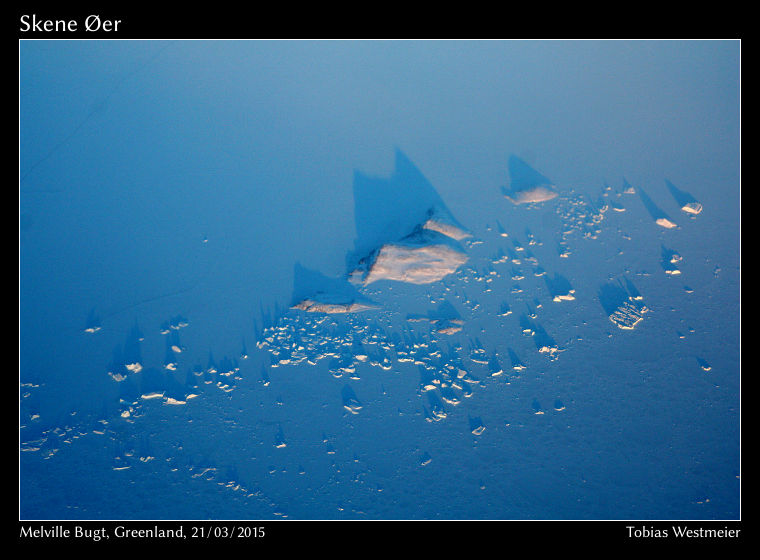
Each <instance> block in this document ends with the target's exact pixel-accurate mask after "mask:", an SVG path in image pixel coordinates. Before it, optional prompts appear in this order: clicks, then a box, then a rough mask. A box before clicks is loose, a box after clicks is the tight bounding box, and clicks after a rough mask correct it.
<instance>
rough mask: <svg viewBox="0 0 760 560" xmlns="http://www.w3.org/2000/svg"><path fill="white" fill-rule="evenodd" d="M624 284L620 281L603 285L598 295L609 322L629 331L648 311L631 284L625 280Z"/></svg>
mask: <svg viewBox="0 0 760 560" xmlns="http://www.w3.org/2000/svg"><path fill="white" fill-rule="evenodd" d="M625 282H626V284H625V285H623V282H621V281H618V282H608V283H606V284H603V285H602V286H600V288H599V294H598V295H599V302H600V303H601V304H602V307H603V308H604V311H605V313H607V316H608V317H609V319H610V321H612V322H613V323H614V324H615V325H616V326H618V327H619V328H621V329H626V330H630V329H633V328H634V327H635V326H636V325H637V324H638V323H639V322H640V321H641V320H642V319H643V318H644V317H643V315H644V313H646V312H647V311H648V309H647V307H646V305H644V304H643V303H642V298H641V294H639V293H638V291H637V290H636V288H635V286H634V285H633V283H632V282H631V281H630V280H628V279H627V278H626V279H625Z"/></svg>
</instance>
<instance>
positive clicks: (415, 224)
mask: <svg viewBox="0 0 760 560" xmlns="http://www.w3.org/2000/svg"><path fill="white" fill-rule="evenodd" d="M353 191H354V220H355V224H356V240H355V242H354V251H353V253H350V254H349V255H348V256H347V259H346V260H347V264H348V269H349V270H353V269H354V268H355V265H356V263H357V261H358V259H361V258H363V257H365V256H366V255H368V254H369V253H370V252H372V251H374V250H375V249H377V248H378V247H380V246H381V245H383V244H386V243H392V242H396V241H398V240H400V239H403V238H405V237H407V236H409V234H411V233H413V232H414V231H415V230H417V229H418V228H419V227H420V226H421V225H423V224H425V223H426V222H427V221H428V219H430V218H431V217H433V218H435V219H436V220H438V221H440V222H443V223H444V224H445V225H446V226H452V227H453V228H456V229H457V230H459V231H461V232H465V231H466V230H465V229H464V228H463V227H462V226H461V224H459V222H458V221H457V220H456V219H454V217H453V215H452V214H451V212H450V211H449V209H448V208H447V207H446V204H445V203H444V202H443V199H442V198H441V196H440V195H439V194H438V191H436V189H435V188H434V187H433V185H432V184H431V183H430V181H428V180H427V178H426V177H425V176H424V175H423V174H422V172H421V171H420V170H419V169H418V168H417V166H416V165H414V163H412V161H411V160H410V159H409V158H408V157H407V156H406V154H404V153H403V152H402V151H401V150H400V149H398V148H396V151H395V167H394V170H393V173H392V174H391V176H390V177H388V178H384V177H371V176H368V175H365V174H364V173H362V172H360V171H358V170H355V171H354V183H353ZM447 235H448V234H447Z"/></svg>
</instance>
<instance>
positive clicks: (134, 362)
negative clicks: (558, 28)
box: [19, 41, 740, 519]
mask: <svg viewBox="0 0 760 560" xmlns="http://www.w3.org/2000/svg"><path fill="white" fill-rule="evenodd" d="M739 50H740V45H739V43H738V41H21V42H20V52H19V55H20V91H19V103H20V119H19V120H20V122H19V129H20V130H19V142H20V165H19V167H20V168H19V172H20V186H19V275H20V277H19V381H20V405H19V423H20V424H19V438H20V458H19V460H20V473H19V474H20V476H19V485H20V488H19V500H20V503H19V509H20V518H21V519H280V518H287V519H737V518H739V517H740V509H739V498H740V441H739V429H740V416H739V388H740V370H739V366H740V347H739V339H740V322H739V312H740V301H739V293H740V292H739V279H740V245H739V242H740V223H739V217H740V188H739V187H740V161H739V126H740V112H739V111H740V96H739V94H740V83H739V71H740V65H739V54H740V53H739ZM543 183H546V185H548V186H549V187H548V190H549V191H551V192H552V193H553V198H550V199H547V200H543V201H537V202H529V203H526V204H515V203H514V202H513V201H510V200H509V199H507V198H506V197H505V196H504V195H505V193H510V192H512V193H514V191H515V189H516V190H518V191H523V192H529V193H530V192H533V191H531V190H530V189H532V188H535V187H536V186H537V185H539V184H543ZM510 189H511V190H510ZM689 202H694V203H696V204H698V206H693V205H692V206H690V207H689V206H687V203H689ZM697 208H698V209H699V211H698V213H695V212H697V210H696V209H697ZM431 211H435V212H438V214H435V215H436V216H443V218H441V219H442V220H443V221H444V222H446V223H455V224H456V225H457V226H458V227H461V228H462V230H465V231H466V232H467V233H469V234H470V236H469V237H466V238H463V239H456V240H453V239H452V238H450V237H448V236H447V235H445V234H440V233H439V232H433V231H431V230H430V229H425V228H424V227H423V228H422V229H420V227H421V226H422V225H423V223H424V221H425V220H426V219H427V216H428V215H429V213H430V212H431ZM414 224H417V226H419V227H417V229H415V228H414V227H412V226H414ZM670 226H674V227H670ZM405 231H408V232H409V235H410V236H409V237H405V236H404V234H403V232H405ZM367 232H370V233H371V235H368V234H367ZM443 238H445V239H443ZM368 240H372V242H373V243H374V247H372V246H370V245H371V244H368V243H369V242H368ZM444 246H445V247H446V248H448V250H449V251H450V252H448V253H446V255H464V256H465V258H466V262H464V263H463V264H459V263H457V264H456V265H455V266H454V268H455V270H454V271H453V272H450V273H447V274H445V275H444V276H443V277H442V278H439V279H436V280H435V281H432V282H430V283H424V284H419V283H414V282H410V281H403V280H398V279H392V278H391V277H392V276H393V275H394V274H395V275H397V278H398V277H400V276H398V275H400V274H401V272H399V270H400V268H402V267H406V266H417V267H422V269H423V270H426V271H431V270H432V269H434V268H435V266H440V267H443V266H444V265H447V266H448V265H450V264H451V262H452V261H450V260H446V259H443V257H441V254H440V253H436V254H435V256H434V258H435V259H438V260H434V261H433V265H431V264H430V262H426V263H424V264H420V263H421V261H420V260H414V259H420V258H421V257H420V256H419V255H420V254H422V253H421V252H420V251H424V250H426V249H429V248H430V247H438V248H440V247H444ZM394 251H395V252H394ZM399 251H402V252H403V251H405V252H404V253H403V257H404V258H406V259H408V260H403V259H402V258H401V257H400V256H399ZM362 258H363V259H364V260H362ZM456 258H458V257H456ZM383 259H388V260H383ZM409 259H411V260H409ZM442 259H443V260H442ZM410 262H411V265H409V263H410ZM378 263H384V264H387V265H388V267H389V268H382V267H380V266H379V265H378ZM402 265H403V266H402ZM425 266H427V267H428V268H424V267H425ZM357 267H359V268H360V269H361V270H362V271H363V272H362V273H363V274H365V276H363V278H364V280H366V279H367V278H376V277H380V275H381V273H382V274H385V275H386V276H385V278H383V279H380V280H378V281H375V282H370V283H367V284H363V283H362V282H361V281H358V282H357V278H359V276H356V275H354V276H352V274H351V273H352V272H354V271H355V269H356V268H357ZM361 267H364V268H361ZM396 267H398V268H396ZM381 268H382V270H381ZM409 270H410V269H409V268H404V271H405V272H407V273H408V272H409ZM416 270H419V268H418V269H416ZM438 270H440V268H437V269H435V270H432V271H433V272H436V271H438ZM368 271H369V272H371V273H372V274H373V276H367V275H366V273H367V272H368ZM410 277H412V276H406V277H405V278H407V280H408V279H409V278H410ZM415 278H417V277H415ZM307 294H308V297H311V298H312V301H317V302H319V303H325V302H328V303H331V304H334V303H336V302H337V303H339V304H350V303H352V302H354V301H355V299H354V298H359V297H360V298H362V299H361V301H362V302H369V303H371V304H372V309H368V310H363V311H355V312H352V311H349V312H348V313H323V312H321V311H315V312H309V311H305V310H303V309H292V306H293V305H296V304H298V303H299V302H301V301H302V298H303V297H307ZM357 301H358V300H357Z"/></svg>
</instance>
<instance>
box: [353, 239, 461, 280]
mask: <svg viewBox="0 0 760 560" xmlns="http://www.w3.org/2000/svg"><path fill="white" fill-rule="evenodd" d="M465 262H467V255H466V254H464V253H463V252H461V251H458V250H456V249H454V248H453V247H451V246H449V245H447V244H432V245H413V244H396V243H391V244H388V245H384V246H383V247H381V248H380V250H379V252H378V254H377V257H376V258H375V260H374V262H373V263H372V265H371V266H370V269H369V271H368V273H367V276H366V277H365V278H364V280H363V284H364V285H365V286H366V285H367V284H371V283H372V282H376V281H378V280H396V281H399V282H409V283H411V284H430V283H432V282H437V281H439V280H441V279H442V278H443V277H445V276H447V275H449V274H451V273H453V272H455V271H456V269H457V268H459V267H460V266H462V265H463V264H464V263H465Z"/></svg>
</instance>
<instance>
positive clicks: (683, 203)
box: [665, 179, 702, 214]
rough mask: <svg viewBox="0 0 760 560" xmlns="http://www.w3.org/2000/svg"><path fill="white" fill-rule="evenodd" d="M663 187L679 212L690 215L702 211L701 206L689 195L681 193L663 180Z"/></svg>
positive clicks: (684, 192)
mask: <svg viewBox="0 0 760 560" xmlns="http://www.w3.org/2000/svg"><path fill="white" fill-rule="evenodd" d="M665 185H666V186H667V187H668V190H669V191H670V194H671V195H672V196H673V198H674V199H675V201H676V203H677V204H678V206H679V208H681V210H683V211H684V212H689V213H692V214H698V213H699V212H701V211H702V205H701V204H700V203H699V201H698V200H697V199H696V198H694V197H693V196H692V195H691V194H689V193H688V192H686V191H682V190H681V189H679V188H678V187H676V186H675V185H674V184H673V183H671V182H670V181H668V180H667V179H665Z"/></svg>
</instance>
